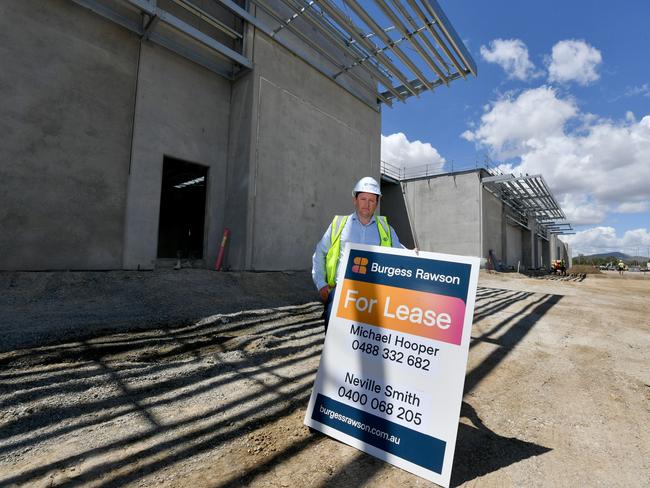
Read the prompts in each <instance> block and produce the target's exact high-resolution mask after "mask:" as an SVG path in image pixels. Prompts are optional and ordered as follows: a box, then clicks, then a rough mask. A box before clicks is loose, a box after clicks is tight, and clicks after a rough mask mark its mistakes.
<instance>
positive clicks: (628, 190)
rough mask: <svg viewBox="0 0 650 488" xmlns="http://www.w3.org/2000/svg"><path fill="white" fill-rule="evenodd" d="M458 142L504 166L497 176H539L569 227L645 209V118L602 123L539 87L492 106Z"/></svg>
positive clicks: (648, 198)
mask: <svg viewBox="0 0 650 488" xmlns="http://www.w3.org/2000/svg"><path fill="white" fill-rule="evenodd" d="M570 121H575V122H580V124H568V122H570ZM568 127H573V128H572V129H569V128H568ZM461 137H463V138H465V139H467V140H470V141H473V142H474V143H475V144H477V145H478V146H482V147H485V148H487V149H488V151H489V152H490V154H491V156H492V157H494V158H496V159H504V158H508V159H511V162H510V163H509V164H506V165H504V166H503V168H502V169H503V170H504V171H509V172H514V173H522V174H523V173H527V174H542V175H543V176H544V179H545V180H546V181H547V182H548V184H549V186H550V187H551V190H552V191H553V193H554V195H555V196H556V198H557V199H558V201H559V202H560V205H561V206H562V208H563V209H564V211H565V213H566V214H567V218H568V219H569V220H570V221H571V222H572V223H574V224H575V225H593V224H597V223H600V222H602V221H603V219H604V217H605V215H606V214H607V213H608V212H612V211H614V212H620V213H640V212H645V211H647V209H648V207H649V206H650V184H649V182H650V115H646V116H645V117H642V118H641V120H639V121H637V120H636V118H634V117H630V116H627V117H626V118H625V119H624V120H621V121H611V120H603V119H601V118H598V117H596V116H593V115H592V114H583V113H581V112H580V111H579V109H578V107H577V105H576V104H575V102H574V101H573V100H571V99H563V98H561V97H559V96H558V94H557V92H556V91H555V90H553V89H551V88H548V87H541V88H536V89H532V90H527V91H524V92H523V93H521V94H520V95H519V96H518V97H516V98H514V97H512V96H509V97H504V98H502V99H500V100H498V101H496V102H493V103H492V104H491V105H490V109H489V110H488V111H487V112H486V113H484V114H483V116H482V117H481V123H480V125H479V126H478V127H477V128H476V129H475V130H473V131H466V132H465V133H463V134H462V135H461Z"/></svg>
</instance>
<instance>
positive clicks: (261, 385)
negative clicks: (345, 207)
mask: <svg viewBox="0 0 650 488" xmlns="http://www.w3.org/2000/svg"><path fill="white" fill-rule="evenodd" d="M0 290H2V293H1V294H0V324H1V325H2V328H1V330H0V486H29V487H47V486H93V487H95V486H97V487H118V486H119V487H121V486H134V487H135V486H143V487H150V486H156V487H158V486H160V487H192V488H203V487H239V486H252V487H303V486H309V487H312V486H317V487H356V486H367V487H370V486H373V487H374V486H388V487H392V486H400V487H416V486H433V485H432V483H430V482H428V481H425V480H423V479H420V478H418V477H416V476H414V475H412V474H409V473H407V472H405V471H402V470H400V469H398V468H394V467H392V466H390V465H387V464H385V463H383V462H380V461H378V460H376V459H374V458H372V457H370V456H368V455H366V454H364V453H362V452H359V451H357V450H355V449H353V448H350V447H348V446H346V445H344V444H341V443H339V442H337V441H334V440H332V439H330V438H328V437H326V436H324V435H322V434H320V433H310V432H309V431H308V429H307V428H305V427H304V426H303V424H302V419H303V416H304V413H305V408H306V406H307V401H308V398H309V394H310V391H311V386H312V382H313V380H314V376H315V373H316V369H317V368H318V361H319V357H320V352H321V347H322V343H323V327H322V321H321V320H320V314H321V306H320V305H318V304H317V303H314V302H312V300H313V299H314V292H313V291H312V289H311V285H310V280H309V276H308V274H306V273H292V274H286V273H285V274H283V273H256V274H252V273H251V274H246V273H243V274H236V273H222V274H219V273H213V272H208V271H199V270H181V271H180V272H174V271H173V270H169V271H160V272H155V273H127V272H111V273H0ZM649 303H650V276H645V275H642V274H641V273H637V274H633V273H628V274H626V275H625V276H623V277H619V276H618V275H617V274H603V275H602V276H588V277H586V278H574V277H566V278H560V277H545V278H526V277H523V276H521V275H515V274H483V273H482V274H481V276H480V280H479V290H478V296H477V305H476V311H475V316H474V326H473V330H472V343H471V346H470V357H469V364H468V368H467V376H466V382H465V395H464V399H463V405H462V410H461V419H460V424H459V435H458V440H457V445H456V455H455V460H454V469H453V474H452V486H480V487H483V486H487V487H491V486H495V487H496V486H499V487H501V486H516V487H519V486H590V487H591V486H608V487H609V486H621V487H631V486H648V480H649V479H650V428H649V426H650V354H649V353H648V351H650V306H649V305H648V304H649ZM44 344H47V345H44Z"/></svg>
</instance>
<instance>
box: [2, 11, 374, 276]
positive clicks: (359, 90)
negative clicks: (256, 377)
mask: <svg viewBox="0 0 650 488" xmlns="http://www.w3.org/2000/svg"><path fill="white" fill-rule="evenodd" d="M276 3H277V2H276ZM131 20H133V19H131ZM299 23H300V21H299V22H298V24H299ZM246 30H247V32H248V33H249V36H248V37H247V39H246V42H245V45H244V47H245V54H246V56H247V57H249V58H250V59H252V60H253V63H254V69H253V70H252V71H250V72H248V73H246V74H244V75H242V76H241V77H239V78H238V79H237V80H236V81H232V82H231V81H229V80H227V79H225V78H223V77H220V76H219V75H217V74H215V73H213V72H211V71H208V70H207V69H205V68H202V67H201V66H200V65H198V64H196V63H193V62H191V61H188V60H187V59H185V58H183V57H181V56H178V55H176V54H174V53H172V52H171V51H169V50H168V49H166V48H163V47H161V46H159V45H157V44H152V43H150V42H149V41H143V42H140V40H139V39H138V37H137V36H136V35H135V34H132V33H130V32H129V31H128V30H126V29H124V28H122V27H120V26H119V25H117V24H115V23H112V22H110V21H109V20H106V19H104V18H103V17H101V16H100V15H97V14H95V13H93V12H91V11H88V10H86V9H84V8H82V7H79V6H78V5H76V4H75V3H73V2H70V1H64V0H52V1H48V2H37V1H35V0H27V1H24V2H2V3H0V41H1V42H0V63H1V66H2V70H0V89H1V90H2V92H1V93H2V96H3V104H2V105H0V124H1V125H0V129H1V130H2V133H3V135H4V136H5V137H4V140H3V144H2V145H0V177H1V178H2V181H3V187H2V190H0V225H1V227H2V230H3V232H1V233H0V269H115V268H122V267H124V268H127V269H151V268H153V267H155V265H156V256H157V240H158V220H159V209H160V192H161V177H162V164H163V158H164V157H165V156H170V157H173V158H177V159H181V160H185V161H189V162H192V163H198V164H202V165H204V166H207V167H208V168H209V170H208V184H207V192H208V194H207V204H206V207H207V210H206V225H205V229H206V230H205V239H204V243H205V244H204V246H205V248H204V257H205V261H206V263H208V264H211V263H213V262H214V259H215V257H216V252H217V249H218V244H219V241H220V238H221V235H222V232H223V229H224V227H226V226H229V227H230V228H231V230H232V239H231V241H230V243H229V248H228V252H227V255H226V263H225V264H226V266H229V267H231V268H233V269H256V270H286V269H307V268H309V267H310V266H311V262H310V258H311V254H312V251H313V248H314V246H315V243H316V241H317V240H318V239H320V237H321V236H322V233H323V232H324V231H325V228H326V226H327V225H328V224H329V222H330V221H331V218H332V215H333V214H335V213H346V214H347V213H350V212H351V211H352V196H351V189H352V186H353V185H354V183H355V181H356V180H357V179H359V178H360V177H362V176H366V175H371V176H374V177H376V178H379V157H380V154H379V152H380V127H381V124H380V120H381V115H380V112H379V107H378V106H377V105H376V99H375V95H374V90H371V91H368V90H367V89H366V88H363V87H358V86H357V87H354V86H353V84H354V81H353V80H352V78H350V77H349V76H348V75H342V76H341V77H340V78H341V79H340V80H339V82H338V83H337V82H335V81H332V80H331V79H329V78H328V76H326V75H325V74H324V73H323V72H324V71H325V70H326V68H327V62H328V61H326V60H325V58H324V57H322V56H321V57H318V56H316V58H315V61H314V64H315V65H317V67H316V68H315V67H314V66H311V65H309V64H308V63H306V62H305V61H303V60H301V59H299V58H298V57H297V56H296V55H294V54H292V53H291V52H290V51H288V50H287V49H286V48H284V47H282V46H281V45H279V44H278V43H277V42H276V41H275V40H272V39H270V38H268V37H266V36H265V35H264V34H262V33H260V32H257V31H256V30H255V29H254V28H252V27H250V26H247V27H246ZM154 34H155V32H154ZM294 37H295V36H294ZM321 40H322V39H318V42H320V41H321ZM292 42H293V43H294V44H295V43H297V42H300V41H299V40H298V38H294V39H293V41H292ZM308 51H309V49H307V50H306V51H305V52H308ZM339 54H340V53H339ZM201 55H202V56H205V53H204V52H202V53H201ZM335 57H336V56H335ZM331 68H332V66H330V69H331ZM355 71H357V69H355ZM360 71H362V70H360ZM339 83H340V84H339ZM341 85H345V86H348V87H350V88H354V90H352V91H353V92H354V95H353V94H351V93H349V92H348V91H346V90H345V89H344V88H343V87H342V86H341Z"/></svg>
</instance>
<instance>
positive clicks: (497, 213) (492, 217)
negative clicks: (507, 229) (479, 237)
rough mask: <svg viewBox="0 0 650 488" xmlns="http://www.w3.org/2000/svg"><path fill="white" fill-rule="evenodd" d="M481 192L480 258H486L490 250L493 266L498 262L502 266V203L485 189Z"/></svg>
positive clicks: (503, 260) (503, 259)
mask: <svg viewBox="0 0 650 488" xmlns="http://www.w3.org/2000/svg"><path fill="white" fill-rule="evenodd" d="M482 192H483V199H482V208H483V212H482V215H483V232H482V233H483V254H482V255H481V256H482V257H484V258H487V256H488V253H489V252H490V249H492V252H493V253H494V257H495V261H496V262H495V263H494V265H495V266H497V265H498V264H499V262H501V263H502V264H503V263H504V262H505V252H504V229H503V221H504V219H505V215H504V214H503V203H501V200H499V199H498V198H497V197H496V196H494V195H493V194H492V193H490V192H489V191H487V190H486V189H484V188H483V189H482Z"/></svg>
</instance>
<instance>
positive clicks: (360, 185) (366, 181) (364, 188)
mask: <svg viewBox="0 0 650 488" xmlns="http://www.w3.org/2000/svg"><path fill="white" fill-rule="evenodd" d="M357 193H374V194H375V195H377V196H381V190H380V189H379V183H377V180H375V179H374V178H372V177H371V176H366V177H364V178H361V179H360V180H359V181H357V184H356V185H354V190H352V196H353V197H355V196H357Z"/></svg>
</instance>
